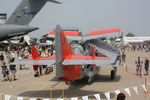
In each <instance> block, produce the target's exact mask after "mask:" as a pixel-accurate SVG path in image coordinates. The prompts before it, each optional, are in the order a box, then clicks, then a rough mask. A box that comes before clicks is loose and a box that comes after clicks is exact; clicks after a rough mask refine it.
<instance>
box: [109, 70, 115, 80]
mask: <svg viewBox="0 0 150 100" xmlns="http://www.w3.org/2000/svg"><path fill="white" fill-rule="evenodd" d="M110 79H111V80H113V79H115V71H114V70H111V73H110Z"/></svg>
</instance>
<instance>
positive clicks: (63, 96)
mask: <svg viewBox="0 0 150 100" xmlns="http://www.w3.org/2000/svg"><path fill="white" fill-rule="evenodd" d="M62 98H63V99H64V98H65V91H64V87H63V88H62Z"/></svg>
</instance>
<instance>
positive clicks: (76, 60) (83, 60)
mask: <svg viewBox="0 0 150 100" xmlns="http://www.w3.org/2000/svg"><path fill="white" fill-rule="evenodd" d="M114 61H115V60H114V59H111V58H110V57H94V58H93V57H92V56H78V55H73V56H70V57H69V56H68V57H67V58H65V60H64V61H63V63H62V64H63V65H84V64H85V65H88V64H95V65H97V66H101V65H106V64H110V63H113V62H114Z"/></svg>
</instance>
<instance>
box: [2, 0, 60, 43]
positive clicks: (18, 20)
mask: <svg viewBox="0 0 150 100" xmlns="http://www.w3.org/2000/svg"><path fill="white" fill-rule="evenodd" d="M48 1H49V2H53V3H57V4H61V2H58V1H55V0H22V2H21V3H20V4H19V6H18V7H17V8H16V10H15V11H14V12H13V13H12V14H11V16H10V17H9V18H8V20H7V21H6V23H5V24H1V25H0V41H3V40H6V39H9V38H12V37H15V36H21V35H26V34H28V33H29V32H32V31H34V30H37V29H38V27H33V26H29V25H28V24H29V23H30V22H31V20H32V19H33V18H34V17H35V15H36V14H37V13H38V12H39V11H40V10H41V8H42V7H43V6H44V5H45V4H46V2H48Z"/></svg>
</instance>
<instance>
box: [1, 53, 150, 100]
mask: <svg viewBox="0 0 150 100" xmlns="http://www.w3.org/2000/svg"><path fill="white" fill-rule="evenodd" d="M125 54H126V55H127V58H126V64H127V69H128V72H126V67H123V66H119V67H118V71H117V76H116V78H115V79H114V80H110V71H111V69H112V68H111V67H102V68H101V71H100V73H99V75H97V77H96V78H95V79H94V80H93V82H92V83H91V84H90V85H89V84H87V81H85V80H80V81H75V82H72V83H71V84H70V85H66V84H65V83H64V82H63V81H61V80H58V79H56V78H55V71H54V72H52V73H50V74H48V75H43V76H40V77H36V78H35V77H34V75H33V70H32V68H30V70H19V68H18V70H17V79H18V80H16V81H13V82H9V81H6V82H0V93H1V94H8V95H12V97H11V99H10V100H16V97H17V96H21V97H24V100H29V98H34V97H35V98H50V97H52V98H53V99H54V100H55V99H57V98H61V97H64V98H65V99H66V100H69V99H70V98H71V97H78V99H82V96H88V97H89V99H93V100H96V99H95V97H94V96H93V95H94V94H98V93H100V96H101V100H107V99H106V97H105V95H104V93H106V92H110V98H111V100H116V94H115V92H114V91H115V90H120V91H121V92H123V93H124V94H125V95H126V100H150V93H148V94H144V90H143V88H142V87H141V84H144V79H145V75H143V74H144V73H145V71H144V68H143V74H142V77H140V76H139V75H136V70H135V69H136V65H135V59H136V58H137V56H140V57H141V58H142V60H145V57H148V58H150V52H147V53H145V52H142V51H136V52H133V51H130V52H126V53H125ZM0 70H1V69H0ZM149 72H150V71H149ZM0 79H2V74H1V73H0ZM147 79H148V80H149V81H150V75H148V76H147ZM135 86H137V88H138V93H139V94H138V95H137V94H136V92H135V91H134V90H133V87H135ZM147 86H148V85H147ZM125 88H129V90H130V92H131V96H129V95H128V94H127V93H126V92H125V90H124V89H125ZM149 88H150V86H149ZM148 90H149V91H150V89H148ZM50 91H51V92H50ZM0 98H1V96H0Z"/></svg>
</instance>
